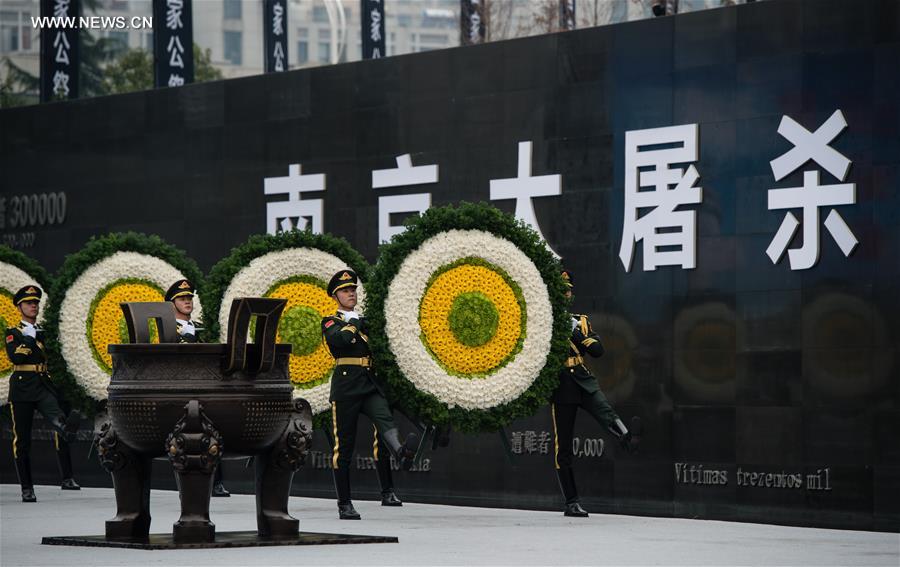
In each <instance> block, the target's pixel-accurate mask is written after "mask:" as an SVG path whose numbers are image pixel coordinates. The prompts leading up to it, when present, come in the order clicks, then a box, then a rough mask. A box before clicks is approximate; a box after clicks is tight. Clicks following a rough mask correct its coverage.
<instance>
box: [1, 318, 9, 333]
mask: <svg viewBox="0 0 900 567" xmlns="http://www.w3.org/2000/svg"><path fill="white" fill-rule="evenodd" d="M8 328H9V325H7V324H6V319H4V318H3V315H0V329H3V330H6V329H8Z"/></svg>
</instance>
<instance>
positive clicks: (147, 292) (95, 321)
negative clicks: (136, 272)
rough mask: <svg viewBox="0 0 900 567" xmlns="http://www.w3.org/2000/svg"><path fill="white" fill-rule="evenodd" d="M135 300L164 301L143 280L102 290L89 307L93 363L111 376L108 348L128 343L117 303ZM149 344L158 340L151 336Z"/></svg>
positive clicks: (159, 292) (126, 281) (160, 292)
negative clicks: (95, 362)
mask: <svg viewBox="0 0 900 567" xmlns="http://www.w3.org/2000/svg"><path fill="white" fill-rule="evenodd" d="M137 301H165V293H164V292H163V290H162V289H160V287H159V286H157V285H155V284H153V283H152V282H149V281H146V280H136V279H130V278H129V279H122V280H117V281H115V282H113V283H111V284H109V285H107V286H106V287H105V288H103V289H102V290H101V291H100V293H98V294H97V296H96V297H95V298H94V301H93V302H92V304H91V310H90V313H89V314H88V320H87V337H88V342H89V343H90V345H91V352H92V354H93V355H94V360H96V361H97V362H98V363H99V364H100V365H101V366H102V367H103V369H104V370H106V371H107V372H110V373H112V356H110V354H109V352H107V347H108V346H109V345H111V344H120V343H124V342H127V341H128V335H127V333H126V332H125V317H124V315H123V314H122V308H121V307H120V306H119V304H120V303H130V302H137ZM151 342H154V343H158V342H159V337H158V336H154V337H152V340H151Z"/></svg>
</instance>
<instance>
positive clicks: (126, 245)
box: [45, 232, 205, 415]
mask: <svg viewBox="0 0 900 567" xmlns="http://www.w3.org/2000/svg"><path fill="white" fill-rule="evenodd" d="M120 251H123V252H124V251H127V252H137V253H139V254H146V255H149V256H156V257H157V258H160V259H161V260H164V261H166V262H168V263H169V264H171V265H172V266H174V267H175V268H176V269H177V270H178V271H180V272H181V273H182V274H184V276H185V277H186V278H188V279H189V280H191V281H192V282H194V285H197V286H201V287H202V285H203V274H202V272H201V271H200V268H199V267H197V263H196V262H194V260H192V259H190V258H188V256H187V255H186V254H185V253H184V251H182V250H180V249H178V248H176V247H174V246H172V245H171V244H168V243H166V242H165V241H164V240H163V239H162V238H160V237H159V236H156V235H146V234H140V233H136V232H125V233H111V234H107V235H104V236H99V237H92V238H91V239H90V240H89V241H88V242H87V244H85V245H84V248H82V249H81V250H79V251H78V252H75V253H74V254H70V255H68V256H67V257H66V260H65V262H63V265H62V267H61V268H60V269H59V271H58V272H57V273H56V277H55V278H54V280H53V286H52V288H51V291H50V298H49V301H48V302H47V312H46V318H45V328H46V330H47V344H46V346H47V354H48V357H49V362H48V363H49V366H50V373H51V375H52V376H53V382H54V384H56V385H57V388H58V389H59V391H60V393H61V394H62V395H63V396H64V397H65V398H66V399H67V400H68V401H69V403H71V404H72V406H73V407H76V408H78V409H80V410H82V411H84V412H86V413H87V414H88V415H93V414H94V413H95V411H96V404H97V401H96V400H94V399H93V398H91V397H90V396H88V395H87V393H85V391H84V390H83V389H82V388H81V386H79V385H78V383H77V382H76V381H75V377H74V376H72V374H71V373H69V370H68V368H67V367H66V362H65V359H64V358H63V356H62V351H61V348H60V343H59V310H60V307H61V305H62V300H63V298H64V297H65V294H66V291H67V290H68V289H69V287H71V285H72V284H73V283H75V280H77V279H78V277H79V276H80V275H81V274H82V273H83V272H84V271H85V270H87V269H88V268H90V267H91V266H93V265H94V264H96V263H97V262H99V261H100V260H102V259H104V258H106V257H107V256H111V255H113V254H115V253H116V252H120ZM202 299H203V298H202V296H201V300H202ZM204 308H205V306H204Z"/></svg>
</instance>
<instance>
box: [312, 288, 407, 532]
mask: <svg viewBox="0 0 900 567" xmlns="http://www.w3.org/2000/svg"><path fill="white" fill-rule="evenodd" d="M356 284H357V276H356V273H355V272H353V271H352V270H341V271H340V272H338V273H336V274H335V275H334V276H333V277H332V278H331V281H329V282H328V294H329V295H330V296H332V297H333V298H334V299H335V301H337V303H338V310H337V312H336V313H335V314H334V315H332V316H330V317H325V318H323V319H322V334H323V335H324V338H325V342H326V344H327V345H328V349H329V350H330V351H331V355H332V356H333V357H334V358H335V367H334V373H333V374H332V377H331V397H330V400H331V418H332V423H333V426H334V454H333V457H332V461H331V465H332V469H333V471H334V487H335V491H336V492H337V498H338V515H339V517H340V519H342V520H358V519H359V518H360V516H359V513H358V512H357V511H356V509H355V508H354V507H353V502H352V501H351V498H350V464H351V462H352V458H353V449H354V445H355V443H356V425H357V420H358V419H359V414H360V413H363V414H365V415H366V416H367V417H368V418H369V419H371V420H372V423H373V424H374V426H375V431H376V435H377V437H378V438H379V441H380V442H381V446H382V447H383V448H385V449H387V450H388V452H389V453H390V455H391V456H393V457H394V458H395V459H397V461H398V462H399V463H400V467H401V468H402V469H403V470H409V469H410V467H411V466H412V461H413V457H415V451H414V449H413V447H414V446H415V443H416V440H417V436H416V435H415V434H413V433H410V434H409V436H407V438H406V440H405V441H404V442H401V441H400V432H399V431H398V430H397V426H396V425H395V424H394V416H393V414H392V413H391V408H390V405H389V404H388V402H387V400H386V399H385V397H384V393H383V392H382V390H381V386H380V385H379V384H378V381H377V378H376V375H375V369H374V367H373V364H372V353H371V352H370V351H369V337H368V328H367V325H366V320H365V318H364V317H363V316H361V315H360V314H359V313H357V312H356V311H355V309H356V302H357V298H356ZM386 456H387V455H384V456H383V457H382V458H379V459H378V461H379V462H381V461H385V462H386V466H387V467H389V466H390V459H387V458H384V457H386ZM380 472H383V471H380ZM388 473H389V470H388ZM379 479H381V480H382V490H383V491H384V490H385V488H387V489H389V492H390V493H393V486H392V485H393V483H390V484H389V485H388V486H387V487H386V486H385V481H384V479H382V476H381V474H379ZM398 501H399V499H398ZM382 503H384V496H383V498H382ZM388 505H394V506H396V505H397V504H395V503H389V504H388Z"/></svg>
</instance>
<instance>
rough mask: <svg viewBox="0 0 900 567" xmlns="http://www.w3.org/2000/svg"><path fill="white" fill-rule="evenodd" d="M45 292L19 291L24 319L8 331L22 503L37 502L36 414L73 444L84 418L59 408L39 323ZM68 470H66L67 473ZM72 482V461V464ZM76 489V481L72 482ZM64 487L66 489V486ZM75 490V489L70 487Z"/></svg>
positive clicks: (17, 302)
mask: <svg viewBox="0 0 900 567" xmlns="http://www.w3.org/2000/svg"><path fill="white" fill-rule="evenodd" d="M41 295H43V292H42V291H41V288H40V287H38V286H36V285H27V286H25V287H23V288H22V289H20V290H19V291H17V292H16V294H15V296H13V303H14V304H15V305H16V308H17V309H18V310H19V313H20V314H21V316H22V320H21V321H20V322H19V324H18V325H16V326H15V327H12V328H10V329H6V333H5V337H6V338H5V341H6V354H7V356H8V357H9V360H10V362H12V364H13V371H12V374H10V376H9V409H10V414H11V418H12V429H13V442H12V449H13V458H14V459H15V461H16V472H17V473H18V475H19V484H21V486H22V502H37V498H36V497H35V495H34V483H33V482H32V480H31V457H30V454H31V425H32V421H33V419H34V411H35V410H37V411H39V412H41V414H42V415H43V416H44V419H46V420H47V423H49V424H50V425H51V427H53V428H54V429H55V430H56V432H57V433H58V434H59V435H60V436H61V437H62V440H63V441H66V442H70V441H74V439H75V436H76V434H77V432H78V424H79V422H80V420H81V415H80V414H79V413H78V412H77V411H74V410H73V411H71V412H69V414H68V416H67V415H66V414H65V413H64V412H63V410H62V409H61V408H60V405H59V400H58V395H57V392H56V389H55V388H54V387H53V385H52V383H51V382H50V374H49V372H48V371H47V355H46V353H45V351H44V330H43V329H41V328H40V326H38V324H37V315H38V311H39V310H40V300H41ZM66 472H67V471H65V470H64V471H63V474H65V473H66ZM68 473H69V475H70V476H69V480H71V461H70V462H69V471H68ZM71 484H73V485H74V486H77V484H75V482H74V480H72V483H71ZM64 488H65V486H64ZM69 489H70V490H74V488H71V487H70V488H69Z"/></svg>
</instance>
